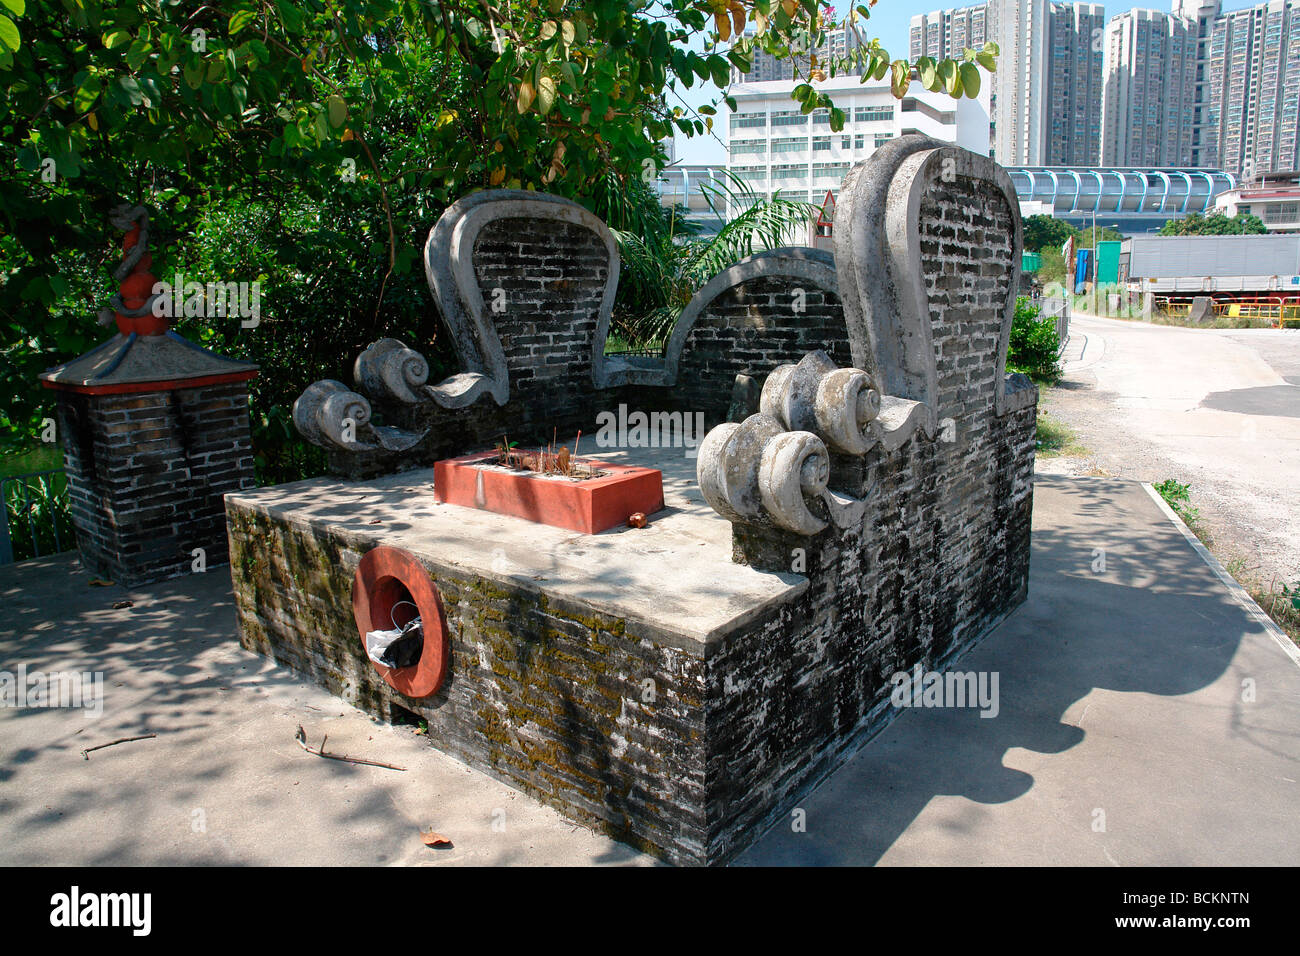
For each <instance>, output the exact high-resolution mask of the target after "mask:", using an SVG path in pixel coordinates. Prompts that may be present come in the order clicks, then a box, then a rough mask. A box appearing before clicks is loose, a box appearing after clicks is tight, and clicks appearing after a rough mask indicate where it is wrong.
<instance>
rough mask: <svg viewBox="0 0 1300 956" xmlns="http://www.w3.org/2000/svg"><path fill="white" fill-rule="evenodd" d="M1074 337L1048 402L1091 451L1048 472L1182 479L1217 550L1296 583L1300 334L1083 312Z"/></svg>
mask: <svg viewBox="0 0 1300 956" xmlns="http://www.w3.org/2000/svg"><path fill="white" fill-rule="evenodd" d="M1071 338H1072V341H1071V342H1070V343H1069V346H1068V347H1067V350H1066V356H1065V358H1066V375H1065V379H1064V380H1063V382H1062V385H1061V387H1060V388H1058V389H1054V390H1052V391H1051V392H1050V393H1048V394H1047V395H1046V396H1045V399H1044V402H1043V409H1044V411H1046V412H1047V413H1048V414H1050V415H1052V416H1053V417H1055V418H1058V419H1060V420H1062V421H1064V422H1065V423H1066V424H1068V425H1070V426H1072V427H1073V428H1074V429H1075V430H1076V431H1077V432H1078V434H1079V441H1080V443H1081V444H1082V445H1084V446H1085V447H1086V448H1087V449H1088V450H1089V455H1088V456H1087V457H1086V458H1085V459H1083V460H1075V461H1064V462H1055V463H1053V462H1050V461H1049V462H1044V463H1043V466H1044V467H1043V468H1041V469H1040V470H1041V471H1048V472H1050V471H1066V472H1068V473H1075V474H1078V473H1087V472H1089V471H1094V470H1100V471H1102V472H1104V473H1106V474H1110V475H1115V476H1119V477H1124V478H1137V479H1140V480H1143V481H1151V482H1159V481H1163V480H1164V479H1166V478H1176V479H1178V480H1179V481H1182V482H1184V483H1186V484H1189V485H1191V488H1192V503H1193V505H1194V506H1195V507H1197V508H1198V509H1200V511H1201V514H1202V517H1203V518H1204V519H1205V523H1206V524H1207V525H1208V527H1209V529H1210V532H1211V534H1212V535H1213V537H1214V540H1215V547H1216V549H1218V550H1219V551H1220V553H1221V554H1224V555H1226V557H1227V558H1228V559H1232V558H1239V559H1241V560H1242V561H1243V562H1244V563H1245V571H1246V573H1247V574H1248V575H1251V576H1253V577H1255V578H1256V579H1257V580H1259V581H1261V582H1262V583H1263V584H1265V585H1267V584H1268V583H1269V581H1270V580H1271V579H1272V578H1273V577H1274V576H1276V577H1277V578H1278V579H1279V580H1287V581H1293V580H1296V579H1300V494H1298V490H1300V332H1297V331H1289V330H1288V331H1274V330H1269V329H1244V330H1237V331H1222V330H1214V329H1183V328H1176V327H1171V326H1160V325H1149V324H1146V323H1142V322H1126V321H1120V320H1115V319H1103V318H1097V317H1093V316H1086V315H1083V316H1081V315H1079V314H1077V313H1076V315H1075V317H1074V319H1073V320H1072V321H1071Z"/></svg>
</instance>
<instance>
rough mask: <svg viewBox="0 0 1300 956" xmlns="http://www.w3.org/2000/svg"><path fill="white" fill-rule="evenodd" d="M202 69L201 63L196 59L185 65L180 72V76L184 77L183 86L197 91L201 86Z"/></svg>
mask: <svg viewBox="0 0 1300 956" xmlns="http://www.w3.org/2000/svg"><path fill="white" fill-rule="evenodd" d="M204 69H205V67H204V64H203V61H202V60H200V59H198V58H197V57H196V58H194V59H192V60H190V61H189V62H188V63H186V64H185V66H184V68H183V69H182V70H181V73H182V75H183V76H184V77H185V85H186V86H188V87H189V88H190V89H192V90H197V89H198V88H199V87H200V86H202V85H203V73H204Z"/></svg>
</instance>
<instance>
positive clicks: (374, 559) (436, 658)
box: [352, 545, 447, 697]
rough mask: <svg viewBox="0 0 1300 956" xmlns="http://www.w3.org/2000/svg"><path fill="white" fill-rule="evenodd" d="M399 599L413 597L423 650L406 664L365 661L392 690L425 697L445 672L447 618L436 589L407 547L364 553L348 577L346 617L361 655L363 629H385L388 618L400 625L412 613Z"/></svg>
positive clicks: (409, 617) (438, 683) (389, 623)
mask: <svg viewBox="0 0 1300 956" xmlns="http://www.w3.org/2000/svg"><path fill="white" fill-rule="evenodd" d="M399 601H413V602H414V603H415V606H416V607H418V608H419V609H420V611H419V613H420V619H421V623H422V624H423V626H424V648H423V650H422V651H421V652H420V659H419V661H418V662H416V663H415V664H413V665H412V666H410V667H399V668H392V667H385V666H383V665H382V664H376V663H375V662H374V661H370V658H369V655H366V660H368V661H370V664H371V666H372V667H374V669H375V671H376V672H377V673H378V674H379V676H380V677H382V678H383V679H384V680H385V681H386V682H387V684H388V686H390V687H392V688H393V690H395V691H397V692H398V693H399V694H404V695H406V696H407V697H428V696H429V695H431V694H433V693H434V692H435V691H437V690H438V688H439V687H441V686H442V681H443V678H444V677H445V676H446V673H447V620H446V618H445V617H444V615H443V613H442V601H441V600H440V599H439V597H438V588H437V587H436V586H435V585H434V583H433V581H432V580H430V578H429V572H428V571H427V570H425V568H424V565H422V564H420V562H419V561H417V560H416V558H415V556H414V555H413V554H411V553H410V552H409V551H403V550H401V549H400V548H389V547H386V546H384V545H380V546H379V547H377V548H375V549H374V550H372V551H368V552H367V553H366V554H365V555H363V556H362V558H361V563H360V564H359V565H358V566H357V573H356V575H355V576H354V577H353V579H352V615H353V617H354V618H355V619H356V622H357V632H358V633H357V636H358V639H359V640H360V641H361V653H362V654H363V655H365V653H366V650H365V647H366V633H367V632H369V631H375V630H387V629H389V628H391V627H392V626H393V623H394V620H396V623H397V624H399V625H401V624H404V623H406V622H407V621H409V620H410V619H411V618H413V617H414V616H415V612H414V611H413V610H412V609H411V608H410V607H408V606H402V607H399V608H397V611H396V614H394V610H393V609H394V607H395V606H396V605H397V603H398V602H399Z"/></svg>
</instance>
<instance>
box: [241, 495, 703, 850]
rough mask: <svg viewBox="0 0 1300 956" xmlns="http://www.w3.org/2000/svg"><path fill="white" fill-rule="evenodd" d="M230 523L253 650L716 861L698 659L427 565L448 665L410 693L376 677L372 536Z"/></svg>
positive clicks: (613, 825)
mask: <svg viewBox="0 0 1300 956" xmlns="http://www.w3.org/2000/svg"><path fill="white" fill-rule="evenodd" d="M229 528H230V544H231V569H232V575H233V577H234V583H235V604H236V610H237V613H238V620H239V639H240V643H241V644H243V646H244V647H246V648H249V649H250V650H255V651H258V652H259V653H262V654H265V655H267V656H269V657H272V658H274V659H275V660H276V661H277V662H279V663H281V664H284V665H285V666H288V667H291V668H293V669H294V670H295V671H297V672H298V673H301V674H304V675H306V676H308V677H309V678H311V679H313V680H315V681H316V682H318V683H319V684H321V685H322V686H324V687H326V688H327V689H328V690H330V691H331V692H333V693H335V694H338V695H339V696H341V697H343V698H344V699H346V700H349V701H351V702H352V703H354V704H356V705H357V706H359V707H362V708H364V709H365V710H368V711H370V712H372V713H376V714H378V715H380V716H382V717H385V718H390V719H391V718H392V717H393V716H394V715H396V714H400V713H402V712H403V711H406V712H408V713H418V714H419V715H420V716H422V717H424V718H425V719H427V720H428V722H429V739H430V740H431V741H433V742H436V745H437V746H438V748H439V749H440V750H443V751H445V752H447V753H450V754H452V755H454V756H456V757H458V758H459V759H461V760H463V761H465V762H466V763H468V764H469V765H471V766H473V767H476V768H478V769H480V770H483V771H485V772H488V773H491V774H493V775H494V776H496V777H499V778H501V779H504V780H506V781H508V782H509V783H511V784H512V785H514V786H517V787H519V788H521V789H522V790H524V791H525V792H527V793H529V794H532V795H533V796H535V797H537V798H538V799H540V800H543V801H545V802H547V803H549V804H551V805H553V806H556V807H559V808H560V809H562V810H563V811H564V812H565V813H566V814H568V815H569V816H570V817H572V818H573V819H575V820H578V821H580V822H582V823H585V824H587V825H588V826H591V827H593V828H595V829H596V830H598V831H600V832H604V833H607V834H609V835H611V836H613V837H615V838H616V839H619V840H623V841H625V842H628V843H631V844H633V845H635V846H637V847H639V848H641V849H643V850H646V851H648V852H651V853H655V854H657V855H659V856H662V857H664V858H665V859H668V860H670V861H673V862H677V863H692V862H699V861H701V860H703V859H705V856H704V854H705V848H706V844H707V843H708V822H707V820H706V818H705V814H704V807H705V800H704V788H705V779H704V778H705V735H704V727H703V714H704V710H703V706H702V693H703V687H704V662H703V661H702V660H701V659H700V658H698V657H692V656H691V655H689V654H687V653H685V652H684V651H681V650H679V649H677V648H674V647H670V646H664V645H661V644H655V643H652V642H651V641H650V640H644V639H642V638H643V637H644V635H640V634H638V633H637V631H636V628H635V626H629V624H628V623H627V622H625V621H623V620H621V619H619V618H614V617H609V616H603V615H598V614H592V613H591V612H590V611H582V612H579V611H576V610H574V609H572V608H568V607H566V606H565V605H564V604H563V603H562V602H558V601H556V600H553V599H548V597H547V596H546V595H545V594H543V593H540V592H539V591H537V590H534V589H525V588H522V587H515V586H507V585H503V584H499V583H496V582H493V581H489V580H486V579H484V578H481V577H477V576H474V575H471V574H468V573H466V572H463V571H457V570H455V569H452V568H446V567H439V566H436V565H434V564H433V563H432V562H426V566H427V567H428V568H429V572H430V577H431V578H432V580H433V582H434V584H435V585H436V586H437V587H438V589H439V592H440V595H441V597H442V602H443V607H444V611H445V613H446V616H447V624H448V629H449V632H450V649H451V657H450V663H449V666H448V671H447V679H446V681H445V682H444V684H443V686H442V688H441V689H440V690H439V691H438V692H437V693H435V694H434V695H432V696H430V697H428V698H426V699H424V700H412V699H410V698H406V697H403V696H402V695H400V694H398V693H396V692H395V691H393V690H392V689H391V688H390V687H389V686H388V685H387V684H386V683H385V682H384V681H383V680H382V679H381V678H380V677H379V676H378V675H377V674H376V673H375V670H374V668H373V667H372V666H371V664H370V662H369V660H368V659H367V658H366V657H365V653H364V650H363V649H362V646H361V640H360V637H359V636H358V634H357V629H356V624H355V622H354V620H353V617H352V580H353V574H354V573H355V571H356V567H357V564H358V562H359V561H360V559H361V555H362V554H364V553H365V552H366V551H368V550H369V549H370V548H371V547H373V546H374V544H375V543H376V540H377V539H375V538H369V539H367V538H365V537H360V536H344V535H342V534H339V533H334V532H322V531H320V530H309V529H306V528H303V527H301V526H299V525H296V524H289V523H287V522H283V521H280V520H276V519H272V518H268V517H267V516H266V515H265V514H263V513H260V512H257V511H254V510H253V509H251V508H246V507H240V506H237V505H233V504H232V506H231V507H230V513H229ZM647 678H650V679H653V680H654V681H655V694H654V697H653V700H649V701H647V700H646V698H645V695H644V693H643V687H642V681H644V680H646V679H647Z"/></svg>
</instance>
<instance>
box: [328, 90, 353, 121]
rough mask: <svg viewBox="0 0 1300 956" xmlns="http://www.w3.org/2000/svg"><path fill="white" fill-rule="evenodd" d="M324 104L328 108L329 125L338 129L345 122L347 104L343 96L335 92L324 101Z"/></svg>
mask: <svg viewBox="0 0 1300 956" xmlns="http://www.w3.org/2000/svg"><path fill="white" fill-rule="evenodd" d="M325 105H326V106H327V107H328V108H329V120H330V126H332V127H334V128H335V129H338V128H339V127H340V126H342V125H343V124H344V123H345V122H347V118H348V104H347V102H346V101H345V100H344V99H343V97H341V96H339V95H338V94H337V93H336V94H334V95H333V96H331V97H330V98H329V99H328V100H326V101H325Z"/></svg>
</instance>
